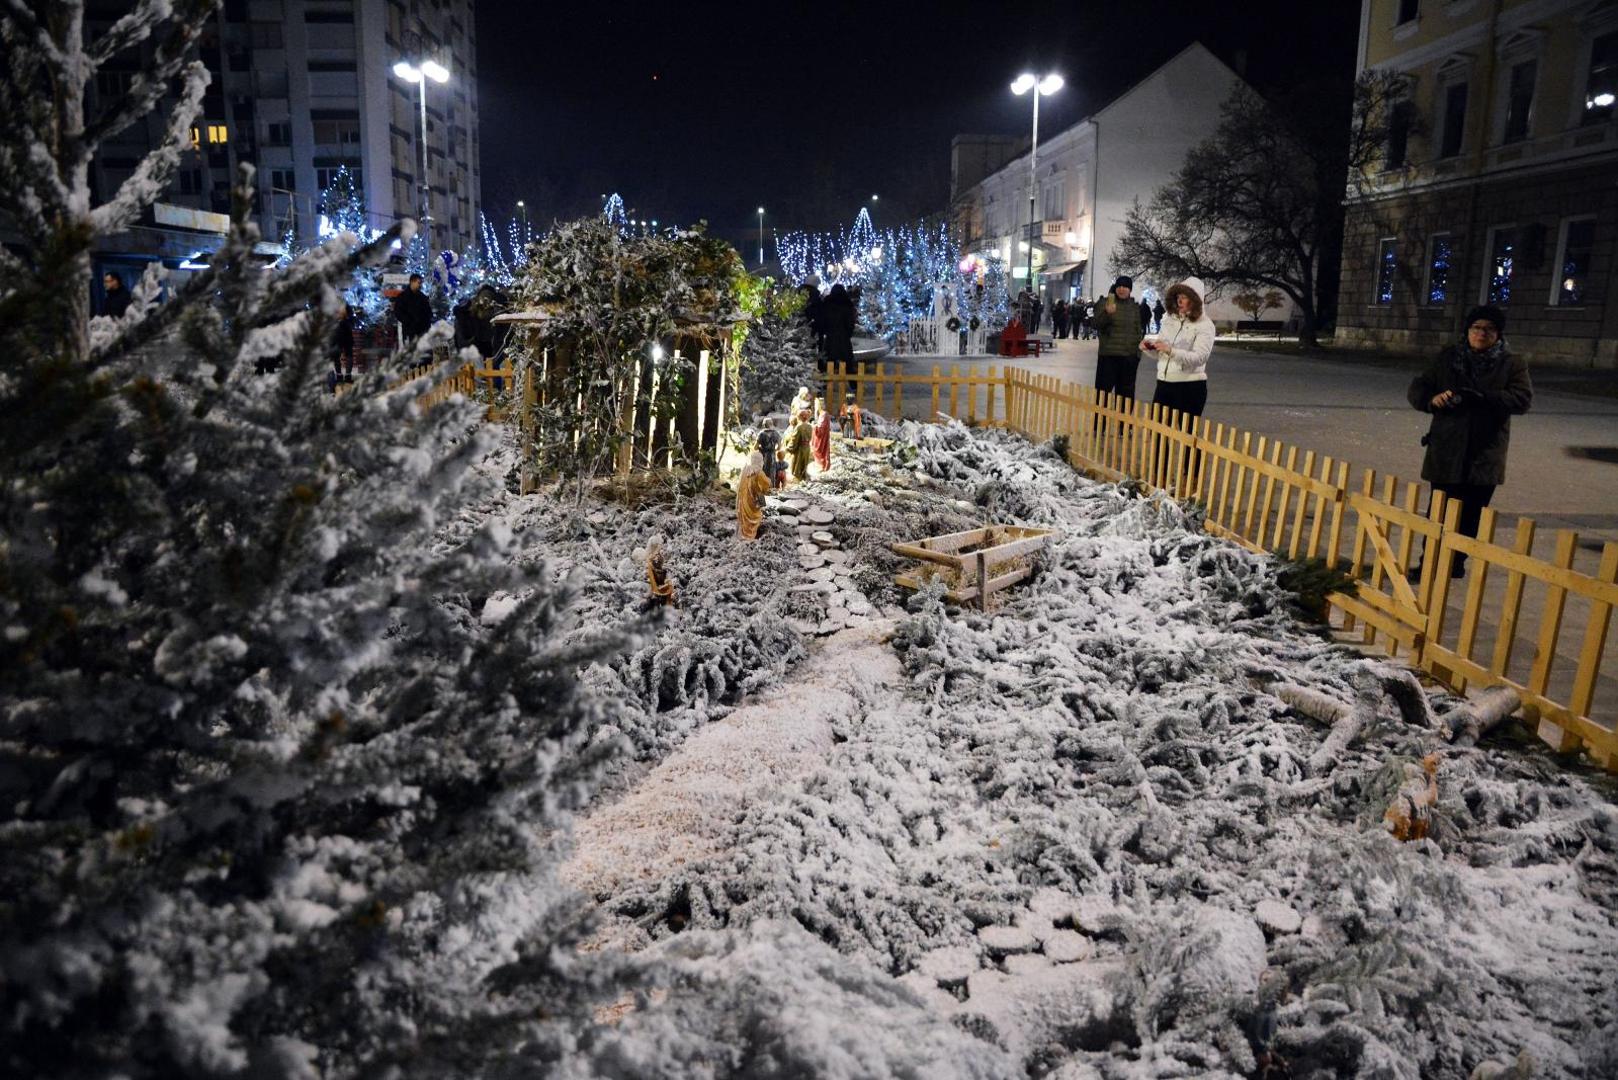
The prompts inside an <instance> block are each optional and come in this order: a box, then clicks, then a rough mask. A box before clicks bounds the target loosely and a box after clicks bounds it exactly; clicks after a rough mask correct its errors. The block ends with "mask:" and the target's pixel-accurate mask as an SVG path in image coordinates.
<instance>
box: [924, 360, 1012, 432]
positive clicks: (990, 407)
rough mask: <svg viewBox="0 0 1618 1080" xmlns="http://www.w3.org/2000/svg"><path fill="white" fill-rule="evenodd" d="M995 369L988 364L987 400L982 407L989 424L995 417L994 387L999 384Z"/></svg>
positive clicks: (935, 369)
mask: <svg viewBox="0 0 1618 1080" xmlns="http://www.w3.org/2000/svg"><path fill="white" fill-rule="evenodd" d="M933 370H934V371H937V370H938V369H937V368H934V369H933ZM996 370H997V369H996V368H995V366H994V365H993V364H990V365H989V386H988V402H987V404H985V405H984V408H983V418H984V419H985V420H987V421H988V422H989V423H991V424H992V423H994V419H995V417H994V388H995V387H996V386H997V385H998V384H999V382H998V379H997V377H996V375H995V371H996Z"/></svg>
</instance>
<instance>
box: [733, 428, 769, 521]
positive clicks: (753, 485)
mask: <svg viewBox="0 0 1618 1080" xmlns="http://www.w3.org/2000/svg"><path fill="white" fill-rule="evenodd" d="M769 490H770V478H769V477H768V476H767V475H765V472H764V455H763V454H761V453H759V452H758V451H757V450H754V451H753V456H752V457H750V458H748V459H747V467H746V468H745V469H743V470H742V474H741V475H740V476H738V477H737V478H736V532H737V534H738V535H739V536H741V538H742V539H743V540H757V539H758V528H759V526H760V525H762V524H764V496H765V494H766V493H767V492H768V491H769Z"/></svg>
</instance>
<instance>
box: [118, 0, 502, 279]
mask: <svg viewBox="0 0 1618 1080" xmlns="http://www.w3.org/2000/svg"><path fill="white" fill-rule="evenodd" d="M121 8H122V5H119V4H116V3H106V4H101V5H97V6H93V7H91V8H90V10H89V11H88V12H87V24H88V27H87V29H88V32H90V33H92V34H96V33H99V32H101V31H104V30H105V29H106V28H107V27H108V26H110V25H111V24H112V22H113V21H114V20H116V19H117V18H118V16H119V15H120V14H122V11H121ZM476 40H477V39H476V26H475V24H474V22H473V4H472V0H226V2H225V4H224V7H223V10H222V12H221V14H220V16H219V17H218V18H216V19H215V20H214V22H213V23H212V24H211V25H210V26H209V27H208V29H207V32H206V34H205V36H204V38H203V41H202V46H201V59H202V61H203V63H205V64H206V65H207V66H208V68H209V70H210V72H211V73H212V76H213V79H212V82H211V83H210V85H209V87H208V92H207V95H206V96H205V97H204V99H203V110H202V115H201V116H200V117H199V118H198V119H197V122H196V125H195V127H194V128H193V131H192V144H193V149H192V150H191V151H190V152H188V153H187V154H185V155H184V157H183V159H182V161H181V164H180V169H179V173H178V175H177V176H176V178H175V181H174V183H173V184H172V185H171V187H170V190H169V191H168V192H167V193H166V194H165V196H164V197H163V199H162V200H161V201H160V204H159V207H158V209H157V210H156V211H154V212H153V217H152V220H151V221H149V222H143V223H142V224H141V225H140V226H139V227H137V228H136V229H134V230H132V231H131V234H130V235H129V236H128V237H125V238H121V242H120V243H117V244H113V245H109V246H108V248H107V250H104V251H103V252H102V253H101V256H102V258H101V261H102V263H103V264H104V265H105V266H114V265H116V264H118V263H119V262H127V263H130V264H131V265H135V264H138V263H140V262H143V261H149V259H150V258H151V257H153V256H154V255H157V256H161V257H165V258H168V259H173V258H175V257H177V256H178V255H180V254H181V253H182V249H184V248H187V247H189V248H192V249H195V250H197V251H204V252H205V251H206V250H208V249H209V247H210V244H209V242H208V234H209V233H210V231H212V232H214V233H215V234H217V232H218V231H221V230H222V227H223V222H222V219H221V217H220V215H223V214H226V213H228V212H229V210H230V189H231V185H232V184H233V183H234V178H235V174H236V167H237V164H238V163H239V162H244V161H245V162H252V163H253V164H255V165H256V166H257V182H258V192H257V205H256V212H257V217H258V221H259V226H260V229H261V230H262V232H263V234H264V236H265V238H266V241H267V242H278V241H279V240H280V239H281V238H282V237H283V236H285V235H286V233H287V232H288V230H291V231H292V232H293V233H294V234H295V235H296V236H297V238H298V239H299V240H300V241H302V242H303V243H306V244H307V243H312V242H313V241H315V240H316V239H318V237H319V232H320V216H321V214H320V211H321V207H320V193H321V192H322V190H324V189H325V188H326V187H328V186H330V184H331V179H332V176H333V175H334V174H335V173H336V171H337V170H338V169H339V168H342V167H346V168H347V169H348V170H349V171H350V172H351V173H352V174H353V175H354V177H355V179H356V181H357V183H358V185H359V187H360V189H361V190H362V191H363V192H364V195H365V204H366V209H367V212H368V215H369V218H370V221H371V224H372V226H373V227H374V228H377V229H385V228H387V227H388V226H390V225H392V224H393V223H394V222H395V221H397V220H398V219H399V218H401V217H416V218H419V217H420V216H421V214H422V207H421V205H420V204H421V196H420V194H419V187H418V185H419V182H420V175H421V147H422V143H421V141H420V140H421V138H422V133H421V130H420V129H421V109H420V98H419V96H418V95H419V94H420V92H421V87H420V86H419V85H414V84H411V83H407V82H405V81H404V80H403V79H401V78H399V77H398V76H397V75H396V74H394V72H393V66H394V64H395V63H397V62H398V61H399V60H401V59H425V58H432V59H435V60H437V61H438V62H439V63H440V64H442V65H443V66H444V67H445V68H447V69H448V71H449V80H448V81H447V82H445V83H442V84H440V83H437V82H431V81H429V82H427V83H426V84H425V85H426V113H427V124H426V148H427V162H428V169H427V176H428V183H429V186H430V190H431V196H430V198H431V211H432V218H433V226H432V236H431V240H432V245H433V248H434V250H444V249H449V250H456V251H459V250H462V249H464V248H466V247H468V246H470V245H471V244H472V243H473V242H474V241H475V240H476V239H477V223H478V211H479V205H480V175H479V170H478V101H477V66H476V57H475V53H476ZM135 65H136V61H134V60H133V59H132V60H131V61H130V64H129V69H128V70H127V71H125V72H116V71H114V72H106V73H103V75H102V76H101V78H100V79H99V80H98V82H97V85H96V87H95V88H94V91H93V97H92V105H93V106H94V105H96V104H99V102H100V101H102V100H105V99H106V98H107V97H108V96H109V95H112V96H115V95H117V94H119V93H121V92H123V91H124V90H125V89H127V87H128V85H129V79H130V78H132V77H133V75H134V70H135ZM165 119H166V113H164V112H161V111H160V112H157V113H154V114H153V115H151V116H148V117H146V118H144V119H143V120H142V121H141V122H140V123H138V124H137V125H135V126H134V127H132V128H131V129H129V130H128V131H126V132H125V133H124V134H123V135H122V136H121V137H120V138H119V139H118V141H117V142H116V143H111V144H108V145H107V146H106V147H104V149H103V151H102V153H101V154H100V155H99V156H98V157H97V159H96V161H95V162H94V163H93V167H92V176H91V183H92V186H93V191H94V193H95V196H96V197H97V198H98V199H105V198H108V197H110V196H111V195H112V193H114V192H116V191H117V189H118V186H119V184H121V183H122V182H123V180H124V179H126V178H127V177H128V176H129V175H130V174H131V173H132V172H133V170H134V169H135V167H136V165H138V164H139V162H140V160H141V159H142V158H143V157H144V156H145V155H146V154H147V153H148V152H149V151H150V150H151V149H152V148H153V147H155V146H156V145H157V144H158V142H159V140H160V139H161V138H162V135H163V125H164V122H165ZM193 234H194V235H193ZM215 242H216V241H215Z"/></svg>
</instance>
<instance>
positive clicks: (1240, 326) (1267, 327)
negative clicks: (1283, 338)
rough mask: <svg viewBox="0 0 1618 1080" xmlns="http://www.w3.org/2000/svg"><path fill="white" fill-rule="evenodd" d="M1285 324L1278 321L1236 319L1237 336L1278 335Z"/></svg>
mask: <svg viewBox="0 0 1618 1080" xmlns="http://www.w3.org/2000/svg"><path fill="white" fill-rule="evenodd" d="M1285 325H1286V323H1284V322H1282V321H1281V320H1280V319H1238V320H1237V321H1236V332H1237V333H1238V334H1279V333H1280V332H1281V328H1282V327H1284V326H1285Z"/></svg>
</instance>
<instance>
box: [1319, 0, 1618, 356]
mask: <svg viewBox="0 0 1618 1080" xmlns="http://www.w3.org/2000/svg"><path fill="white" fill-rule="evenodd" d="M1359 68H1360V71H1361V72H1368V71H1371V72H1393V73H1397V74H1399V75H1401V76H1403V80H1404V85H1403V93H1404V97H1403V99H1402V101H1401V102H1400V103H1399V105H1398V106H1397V108H1396V111H1395V113H1394V116H1393V123H1392V124H1391V125H1390V127H1391V130H1390V135H1389V139H1388V145H1387V147H1386V148H1385V152H1384V154H1383V160H1382V163H1381V167H1380V170H1379V171H1378V172H1377V173H1376V174H1375V175H1373V176H1372V177H1371V178H1370V182H1369V184H1365V185H1360V184H1354V185H1351V187H1350V197H1349V205H1348V212H1347V223H1346V229H1345V235H1344V253H1343V275H1342V287H1341V292H1340V295H1339V302H1338V323H1337V338H1338V340H1339V341H1346V342H1350V343H1356V344H1365V345H1371V346H1376V347H1384V348H1396V349H1411V350H1427V349H1431V348H1436V347H1438V346H1440V345H1442V344H1445V343H1447V342H1449V341H1452V340H1456V339H1457V337H1458V335H1459V333H1460V325H1461V320H1462V319H1463V318H1464V317H1465V313H1466V310H1467V309H1468V308H1469V307H1471V306H1472V305H1474V304H1478V303H1485V302H1487V303H1494V304H1498V305H1500V306H1501V307H1502V308H1504V309H1505V310H1506V311H1507V313H1508V316H1507V317H1508V320H1509V325H1508V328H1507V334H1506V337H1507V339H1508V340H1509V342H1510V344H1511V347H1512V348H1513V349H1515V350H1516V351H1518V352H1520V353H1522V354H1524V355H1526V356H1527V357H1529V358H1530V359H1531V360H1533V361H1536V362H1543V363H1551V364H1557V365H1567V366H1578V367H1599V368H1614V367H1618V302H1614V301H1615V298H1614V296H1613V292H1612V286H1613V282H1614V247H1615V244H1618V0H1363V3H1362V8H1361V27H1360V45H1359Z"/></svg>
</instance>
